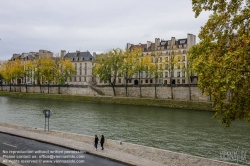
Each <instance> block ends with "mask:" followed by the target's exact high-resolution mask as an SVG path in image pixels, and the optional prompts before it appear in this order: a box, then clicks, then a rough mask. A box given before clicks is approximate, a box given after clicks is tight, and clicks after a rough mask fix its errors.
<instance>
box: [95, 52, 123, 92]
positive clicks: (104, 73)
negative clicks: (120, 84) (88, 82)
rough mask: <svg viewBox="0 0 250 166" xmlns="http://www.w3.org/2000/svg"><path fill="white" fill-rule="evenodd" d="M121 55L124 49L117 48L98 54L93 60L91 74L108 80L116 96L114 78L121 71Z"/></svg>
mask: <svg viewBox="0 0 250 166" xmlns="http://www.w3.org/2000/svg"><path fill="white" fill-rule="evenodd" d="M123 55H124V51H123V50H122V49H120V48H117V49H113V50H111V51H108V52H106V53H102V54H100V55H98V56H97V57H96V59H95V60H94V62H95V66H94V68H93V75H94V76H97V77H99V78H100V80H102V81H108V83H109V84H110V85H111V86H112V89H113V93H114V96H116V91H115V85H116V78H117V77H118V75H119V73H120V72H121V71H120V68H121V66H122V63H123V57H124V56H123Z"/></svg>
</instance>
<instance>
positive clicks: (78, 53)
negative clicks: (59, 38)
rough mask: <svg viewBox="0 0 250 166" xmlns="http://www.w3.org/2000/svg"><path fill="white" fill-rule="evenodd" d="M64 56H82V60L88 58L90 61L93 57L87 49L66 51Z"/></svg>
mask: <svg viewBox="0 0 250 166" xmlns="http://www.w3.org/2000/svg"><path fill="white" fill-rule="evenodd" d="M64 57H65V58H84V60H90V61H92V59H93V56H92V55H91V54H90V52H89V51H86V52H72V53H67V54H66V55H65V56H64Z"/></svg>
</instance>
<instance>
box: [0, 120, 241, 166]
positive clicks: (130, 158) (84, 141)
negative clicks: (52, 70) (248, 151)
mask: <svg viewBox="0 0 250 166" xmlns="http://www.w3.org/2000/svg"><path fill="white" fill-rule="evenodd" d="M0 132H2V133H7V134H11V135H16V136H20V137H24V138H29V139H33V140H38V141H41V142H46V143H50V144H54V145H59V146H62V147H66V148H70V149H74V150H78V151H84V152H86V153H89V154H93V155H97V156H99V157H103V158H108V159H112V160H115V161H120V162H122V163H126V164H128V165H138V166H164V165H168V166H180V165H182V166H184V165H187V166H189V165H192V166H208V165H211V166H232V165H237V164H234V163H228V162H222V161H217V160H212V159H207V158H203V157H197V156H192V155H186V154H182V153H177V152H171V151H167V150H162V149H157V148H151V147H146V146H141V145H136V144H131V143H126V142H119V141H115V140H109V139H107V140H106V142H105V144H104V147H105V149H104V150H103V151H102V150H100V147H99V149H98V150H97V151H96V150H95V149H94V146H93V142H94V137H91V136H86V135H81V134H73V133H67V132H59V131H54V130H52V131H49V132H45V131H44V130H43V129H39V128H32V127H24V126H20V125H14V124H7V123H0ZM1 157H2V156H0V165H1V161H2V159H1Z"/></svg>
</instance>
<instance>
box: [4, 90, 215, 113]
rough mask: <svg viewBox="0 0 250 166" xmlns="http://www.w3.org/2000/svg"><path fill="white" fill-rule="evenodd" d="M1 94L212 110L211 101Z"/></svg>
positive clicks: (18, 95) (17, 94)
mask: <svg viewBox="0 0 250 166" xmlns="http://www.w3.org/2000/svg"><path fill="white" fill-rule="evenodd" d="M0 96H10V97H21V98H37V99H50V100H64V101H81V102H92V103H96V102H98V103H114V104H127V105H141V106H154V107H170V108H183V109H195V110H207V111H211V110H212V103H211V102H199V101H182V100H162V99H148V98H134V97H107V96H101V97H99V96H98V97H96V96H73V95H62V94H44V93H17V92H2V91H1V92H0Z"/></svg>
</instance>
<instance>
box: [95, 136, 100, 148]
mask: <svg viewBox="0 0 250 166" xmlns="http://www.w3.org/2000/svg"><path fill="white" fill-rule="evenodd" d="M98 141H99V139H98V137H97V135H95V144H94V146H95V150H97V144H98Z"/></svg>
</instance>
